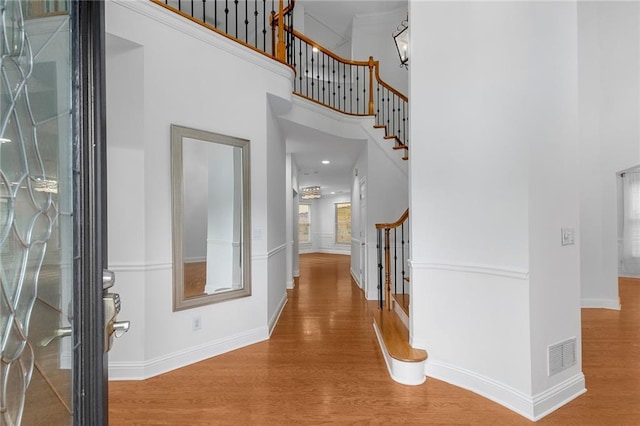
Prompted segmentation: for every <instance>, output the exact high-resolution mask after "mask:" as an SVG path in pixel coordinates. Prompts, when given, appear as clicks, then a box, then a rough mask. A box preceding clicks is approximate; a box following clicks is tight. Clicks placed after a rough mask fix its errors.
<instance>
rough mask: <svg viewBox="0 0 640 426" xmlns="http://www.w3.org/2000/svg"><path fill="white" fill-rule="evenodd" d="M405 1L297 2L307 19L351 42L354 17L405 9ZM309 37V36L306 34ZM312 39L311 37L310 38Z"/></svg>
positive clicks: (326, 0) (328, 0) (308, 0)
mask: <svg viewBox="0 0 640 426" xmlns="http://www.w3.org/2000/svg"><path fill="white" fill-rule="evenodd" d="M407 3H408V2H407V0H378V1H376V0H349V1H344V0H343V1H333V0H298V1H297V2H296V4H297V5H303V6H304V12H305V15H307V17H309V16H310V17H311V18H312V19H313V20H317V21H319V22H321V23H322V25H323V26H324V27H326V28H329V29H331V30H332V31H333V32H335V33H336V34H340V35H341V36H343V37H344V38H346V39H349V40H351V23H352V21H353V17H354V16H355V15H372V14H376V13H382V12H389V11H392V10H396V9H400V8H405V9H406V8H407ZM307 35H308V36H310V35H309V34H307ZM312 38H313V37H312Z"/></svg>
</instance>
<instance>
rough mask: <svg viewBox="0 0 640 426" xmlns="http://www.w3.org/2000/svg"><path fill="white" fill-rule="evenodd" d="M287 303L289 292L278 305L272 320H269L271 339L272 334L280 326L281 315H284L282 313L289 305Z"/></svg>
mask: <svg viewBox="0 0 640 426" xmlns="http://www.w3.org/2000/svg"><path fill="white" fill-rule="evenodd" d="M287 301H288V299H287V292H286V291H285V292H284V294H283V295H282V300H280V303H279V305H278V309H276V311H275V312H274V313H273V315H272V316H271V318H269V337H271V333H273V330H274V329H275V328H276V325H278V320H280V315H282V311H283V309H284V307H285V305H286V304H287Z"/></svg>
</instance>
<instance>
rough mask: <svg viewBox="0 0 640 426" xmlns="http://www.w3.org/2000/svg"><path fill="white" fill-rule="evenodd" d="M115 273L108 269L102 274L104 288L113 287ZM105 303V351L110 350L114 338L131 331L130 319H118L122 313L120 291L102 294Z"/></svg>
mask: <svg viewBox="0 0 640 426" xmlns="http://www.w3.org/2000/svg"><path fill="white" fill-rule="evenodd" d="M114 282H115V274H114V273H113V272H111V271H109V270H107V269H105V270H104V271H103V274H102V286H103V287H102V288H103V289H105V290H106V289H108V288H111V287H113V284H114ZM102 303H103V305H104V351H105V352H109V350H111V346H112V345H113V338H114V336H115V337H117V338H118V337H122V336H123V335H124V334H125V333H126V332H127V331H129V326H130V322H129V321H117V317H118V314H119V313H120V295H119V294H118V293H105V294H103V295H102Z"/></svg>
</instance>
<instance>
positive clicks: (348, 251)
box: [294, 246, 351, 276]
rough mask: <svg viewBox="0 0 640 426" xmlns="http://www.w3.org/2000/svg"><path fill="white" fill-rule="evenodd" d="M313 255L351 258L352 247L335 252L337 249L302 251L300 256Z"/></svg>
mask: <svg viewBox="0 0 640 426" xmlns="http://www.w3.org/2000/svg"><path fill="white" fill-rule="evenodd" d="M312 253H324V254H343V255H346V256H349V255H350V254H351V247H349V246H347V247H345V249H344V250H335V249H314V250H309V251H302V250H300V254H312ZM294 276H295V275H294Z"/></svg>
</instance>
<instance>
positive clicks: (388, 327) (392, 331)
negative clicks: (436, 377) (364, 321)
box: [373, 302, 427, 362]
mask: <svg viewBox="0 0 640 426" xmlns="http://www.w3.org/2000/svg"><path fill="white" fill-rule="evenodd" d="M374 303H376V304H377V302H374ZM373 320H374V322H375V323H376V325H377V327H378V329H379V330H380V333H381V335H382V337H383V340H384V344H385V347H386V349H387V351H388V352H389V355H390V356H391V357H392V358H393V359H396V360H398V361H403V362H423V361H426V359H427V352H426V351H423V350H422V349H414V348H412V347H411V345H409V330H407V328H406V327H405V326H404V324H403V323H402V321H401V320H400V318H398V315H396V313H395V312H393V311H386V310H383V309H378V308H377V307H376V308H375V309H374V310H373Z"/></svg>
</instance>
